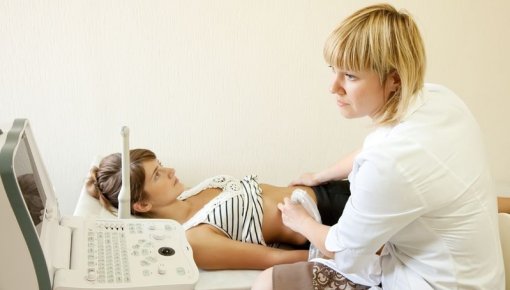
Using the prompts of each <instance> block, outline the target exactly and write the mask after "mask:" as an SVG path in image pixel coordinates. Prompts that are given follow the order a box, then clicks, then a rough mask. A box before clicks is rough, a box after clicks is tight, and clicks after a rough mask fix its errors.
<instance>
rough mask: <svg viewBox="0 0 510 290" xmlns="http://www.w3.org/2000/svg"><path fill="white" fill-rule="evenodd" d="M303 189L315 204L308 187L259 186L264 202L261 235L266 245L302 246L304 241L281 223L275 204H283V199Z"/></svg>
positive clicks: (313, 196)
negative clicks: (288, 244)
mask: <svg viewBox="0 0 510 290" xmlns="http://www.w3.org/2000/svg"><path fill="white" fill-rule="evenodd" d="M297 188H300V189H303V190H304V191H306V192H307V193H308V195H310V197H311V198H312V199H313V201H314V202H317V198H316V197H315V193H314V191H313V190H312V189H311V188H310V187H306V186H295V187H277V186H272V185H268V184H260V189H262V196H263V201H264V218H263V221H262V233H263V235H264V240H265V241H266V243H268V244H270V243H277V242H280V243H290V244H303V243H305V242H306V239H305V238H304V237H303V236H302V235H300V234H298V233H296V232H294V231H292V230H291V229H289V228H287V227H286V226H285V225H284V224H283V221H282V215H281V212H280V210H279V209H278V207H277V204H278V203H280V202H283V199H284V198H285V197H288V198H290V196H291V194H292V192H293V191H294V190H295V189H297Z"/></svg>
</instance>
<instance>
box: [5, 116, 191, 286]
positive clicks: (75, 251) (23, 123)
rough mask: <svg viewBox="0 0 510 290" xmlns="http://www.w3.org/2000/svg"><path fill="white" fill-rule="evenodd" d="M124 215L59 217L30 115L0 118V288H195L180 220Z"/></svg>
mask: <svg viewBox="0 0 510 290" xmlns="http://www.w3.org/2000/svg"><path fill="white" fill-rule="evenodd" d="M125 131H126V130H125V129H123V133H126V132H125ZM124 137H126V136H125V135H124ZM127 144H128V143H127ZM123 149H124V150H123V162H125V160H126V157H125V156H126V155H127V156H129V146H126V143H124V148H123ZM126 151H127V154H126ZM127 158H128V159H127V160H129V157H127ZM128 162H129V161H128ZM123 167H124V166H123ZM126 168H128V167H127V166H126ZM123 176H126V173H125V170H124V171H123ZM127 176H129V174H127ZM128 180H129V178H128ZM128 180H127V181H123V183H125V184H128V182H129V181H128ZM123 188H124V189H125V187H123ZM127 190H129V189H127ZM122 196H124V197H125V196H129V193H125V192H124V193H123V194H122ZM119 202H120V203H122V204H124V205H127V210H129V201H126V200H122V201H120V200H119ZM119 211H121V209H120V208H119ZM119 216H120V217H122V218H119V219H98V218H82V217H77V216H61V214H60V211H59V208H58V203H57V197H56V194H55V191H54V188H53V186H52V184H51V181H50V179H49V176H48V174H47V172H46V169H45V166H44V163H43V161H42V159H41V156H40V152H39V151H38V149H37V146H36V142H35V139H34V135H33V134H32V131H31V128H30V124H29V121H28V120H27V119H16V120H14V122H13V124H12V125H10V124H0V221H1V225H2V233H3V234H2V237H0V241H1V242H0V244H1V247H0V258H1V259H2V262H3V265H4V266H3V267H2V268H3V269H2V271H0V289H27V290H31V289H41V290H51V289H54V290H71V289H72V290H82V289H83V290H85V289H124V290H135V289H143V290H157V289H165V290H174V289H175V290H177V289H178V290H187V289H190V290H191V289H193V288H194V285H195V284H196V283H197V281H198V276H199V272H198V268H197V266H196V264H195V262H194V261H193V253H192V249H191V247H190V245H189V244H188V242H187V241H186V238H185V235H184V230H183V228H182V227H181V225H180V224H179V223H177V222H176V221H173V220H163V219H132V218H128V217H129V214H127V215H125V214H119Z"/></svg>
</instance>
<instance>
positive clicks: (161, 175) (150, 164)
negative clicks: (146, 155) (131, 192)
mask: <svg viewBox="0 0 510 290" xmlns="http://www.w3.org/2000/svg"><path fill="white" fill-rule="evenodd" d="M142 165H143V168H144V170H145V187H144V190H145V192H147V193H148V195H149V196H148V198H149V202H150V203H151V204H152V206H153V208H154V207H160V206H165V205H169V204H171V203H173V202H174V201H175V200H176V199H177V196H179V195H180V194H181V193H182V192H183V191H184V185H183V184H182V183H181V182H180V181H179V179H178V178H177V176H176V175H175V170H174V169H173V168H168V167H163V166H161V163H160V162H159V161H158V160H156V159H154V160H150V161H145V162H144V163H142Z"/></svg>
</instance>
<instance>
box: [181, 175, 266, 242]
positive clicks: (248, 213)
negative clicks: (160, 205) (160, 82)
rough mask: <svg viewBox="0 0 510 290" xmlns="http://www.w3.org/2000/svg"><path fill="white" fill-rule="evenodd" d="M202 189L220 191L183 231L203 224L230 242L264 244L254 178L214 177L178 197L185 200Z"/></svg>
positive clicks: (257, 185)
mask: <svg viewBox="0 0 510 290" xmlns="http://www.w3.org/2000/svg"><path fill="white" fill-rule="evenodd" d="M206 188H221V189H222V190H223V191H222V192H221V193H220V194H219V195H218V196H216V197H215V198H213V199H212V200H211V201H209V202H208V203H207V204H206V205H205V206H204V207H203V208H202V209H200V210H199V211H198V212H197V213H196V214H195V215H194V216H193V217H192V218H191V219H189V220H188V221H186V222H185V223H184V224H183V227H184V229H185V230H188V229H190V228H192V227H194V226H197V225H199V224H204V223H205V224H210V225H212V226H214V227H216V228H218V229H219V230H221V231H222V232H223V233H225V235H226V236H228V237H229V238H231V239H233V240H237V241H241V242H246V243H254V244H261V245H266V243H265V241H264V237H263V235H262V219H263V205H262V195H261V193H262V190H261V189H260V187H259V184H258V182H257V180H256V176H255V175H248V176H245V177H244V178H243V179H242V180H239V179H236V178H234V177H232V176H228V175H219V176H215V177H212V178H209V179H206V180H204V181H203V182H201V183H200V184H199V185H197V186H195V187H193V188H191V189H190V190H187V191H185V192H183V193H182V194H181V195H180V196H179V197H178V198H179V199H180V200H185V199H187V198H189V197H191V196H193V195H196V194H198V193H200V192H201V191H202V190H204V189H206Z"/></svg>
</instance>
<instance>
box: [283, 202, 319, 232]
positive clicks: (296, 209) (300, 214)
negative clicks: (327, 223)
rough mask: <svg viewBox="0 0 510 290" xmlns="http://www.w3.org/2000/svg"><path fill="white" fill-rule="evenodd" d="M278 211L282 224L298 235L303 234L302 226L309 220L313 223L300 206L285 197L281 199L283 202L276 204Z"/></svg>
mask: <svg viewBox="0 0 510 290" xmlns="http://www.w3.org/2000/svg"><path fill="white" fill-rule="evenodd" d="M278 209H279V210H280V211H281V212H282V221H283V224H284V225H285V226H287V227H289V228H290V229H291V230H293V231H295V232H298V233H300V234H303V231H304V229H303V228H302V226H303V225H305V224H306V221H308V220H309V219H311V220H313V221H315V220H314V219H313V217H312V216H310V215H309V214H308V212H307V211H306V210H305V209H304V208H303V206H302V205H301V204H299V203H296V202H293V201H291V200H290V199H289V198H287V197H286V198H284V199H283V202H280V203H278Z"/></svg>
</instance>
